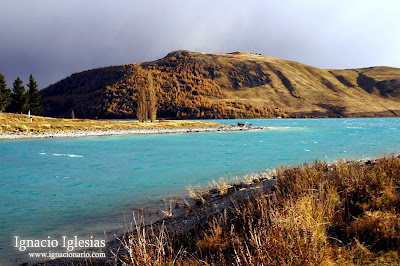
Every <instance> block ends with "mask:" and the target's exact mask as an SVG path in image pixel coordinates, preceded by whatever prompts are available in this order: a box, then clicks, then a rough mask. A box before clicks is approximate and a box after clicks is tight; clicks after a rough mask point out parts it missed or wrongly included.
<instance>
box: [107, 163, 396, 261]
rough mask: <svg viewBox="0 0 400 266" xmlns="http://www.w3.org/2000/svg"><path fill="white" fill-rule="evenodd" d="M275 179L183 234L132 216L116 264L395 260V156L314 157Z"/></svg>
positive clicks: (163, 224) (280, 172)
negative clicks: (349, 159)
mask: <svg viewBox="0 0 400 266" xmlns="http://www.w3.org/2000/svg"><path fill="white" fill-rule="evenodd" d="M274 177H275V178H276V181H277V183H276V185H274V186H273V187H272V188H271V189H270V190H268V191H267V192H266V190H265V188H264V189H262V188H260V189H259V190H256V191H257V192H253V193H247V196H246V197H244V198H243V199H241V200H240V199H237V198H236V199H235V200H234V202H233V205H232V206H233V207H231V208H226V209H225V210H223V211H221V212H220V213H219V214H217V215H210V214H209V215H208V216H210V217H208V219H207V220H206V221H207V222H206V223H203V224H201V223H199V224H197V225H196V226H195V227H194V228H193V229H192V230H189V231H185V230H181V231H180V230H179V229H177V228H174V229H171V228H172V227H171V224H169V225H168V223H167V224H165V223H164V222H163V223H161V224H160V225H159V226H152V227H143V226H142V225H143V222H144V221H143V220H141V218H139V219H138V220H135V221H134V223H133V226H132V228H129V227H127V233H128V234H127V235H126V236H125V237H124V238H122V239H121V241H122V244H123V245H122V247H121V249H120V251H119V252H117V253H118V254H117V255H118V256H117V258H116V259H115V264H118V265H382V264H386V265H389V264H390V265H399V264H400V254H399V252H400V234H399V230H400V209H399V208H400V191H399V190H400V189H399V186H400V159H398V158H396V157H395V156H391V157H383V158H380V159H377V160H374V161H368V162H357V161H352V162H345V161H339V162H337V163H336V164H328V163H326V162H321V161H317V162H315V163H314V164H311V165H310V164H303V165H300V166H298V167H295V168H282V169H278V170H277V171H276V173H275V175H274ZM224 187H225V185H224ZM234 187H235V186H233V187H231V188H230V189H232V188H234ZM240 187H241V186H236V188H240ZM229 195H231V196H232V195H233V194H229V193H228V197H229ZM203 197H206V196H204V195H203ZM203 204H207V203H206V202H203ZM166 222H168V220H166ZM203 222H204V221H203ZM182 229H183V228H182Z"/></svg>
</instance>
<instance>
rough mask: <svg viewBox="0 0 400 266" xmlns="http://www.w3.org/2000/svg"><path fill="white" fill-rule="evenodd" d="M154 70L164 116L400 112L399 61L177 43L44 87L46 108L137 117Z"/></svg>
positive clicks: (62, 113) (56, 113) (67, 113)
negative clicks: (339, 66)
mask: <svg viewBox="0 0 400 266" xmlns="http://www.w3.org/2000/svg"><path fill="white" fill-rule="evenodd" d="M148 73H151V75H152V77H153V80H154V84H156V85H157V88H156V89H157V97H158V117H159V118H255V117H278V116H280V117H362V116H399V115H400V69H398V68H392V67H370V68H360V69H346V70H328V69H319V68H316V67H311V66H307V65H303V64H300V63H297V62H292V61H287V60H282V59H277V58H272V57H267V56H261V55H256V54H249V53H243V52H234V53H228V54H203V53H194V52H189V51H176V52H172V53H170V54H168V55H167V56H166V57H164V58H162V59H159V60H156V61H153V62H145V63H136V64H129V65H122V66H111V67H105V68H99V69H93V70H87V71H83V72H80V73H76V74H73V75H71V76H70V77H67V78H65V79H63V80H61V81H59V82H57V83H55V84H53V85H51V86H49V87H48V88H46V89H43V90H42V91H41V93H42V100H43V115H46V116H53V117H71V112H72V110H73V112H74V114H75V116H76V117H77V118H99V119H100V118H135V113H136V99H137V88H139V87H140V86H147V76H148Z"/></svg>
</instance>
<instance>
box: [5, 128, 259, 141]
mask: <svg viewBox="0 0 400 266" xmlns="http://www.w3.org/2000/svg"><path fill="white" fill-rule="evenodd" d="M266 129H267V128H266V127H254V126H246V125H245V126H243V125H220V126H206V127H182V128H143V129H140V128H139V129H95V130H56V131H41V132H40V131H39V132H21V131H7V132H0V140H6V139H33V138H73V137H90V136H112V135H143V134H170V133H193V132H219V131H223V132H228V131H247V130H266Z"/></svg>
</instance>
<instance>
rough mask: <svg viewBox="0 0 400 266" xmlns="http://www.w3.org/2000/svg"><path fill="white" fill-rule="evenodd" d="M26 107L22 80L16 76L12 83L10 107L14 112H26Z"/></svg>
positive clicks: (26, 100)
mask: <svg viewBox="0 0 400 266" xmlns="http://www.w3.org/2000/svg"><path fill="white" fill-rule="evenodd" d="M27 107H28V98H27V97H26V95H25V88H24V86H23V85H22V80H21V79H20V78H19V77H18V78H17V79H16V80H15V81H14V83H13V92H12V94H11V108H12V111H13V112H14V113H22V112H26V111H28V110H27Z"/></svg>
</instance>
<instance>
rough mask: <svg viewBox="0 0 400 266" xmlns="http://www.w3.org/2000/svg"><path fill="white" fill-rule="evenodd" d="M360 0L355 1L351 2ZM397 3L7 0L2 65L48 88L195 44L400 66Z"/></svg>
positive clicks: (334, 63)
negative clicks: (78, 75)
mask: <svg viewBox="0 0 400 266" xmlns="http://www.w3.org/2000/svg"><path fill="white" fill-rule="evenodd" d="M349 2H350V3H349ZM399 7H400V5H399V4H397V1H365V0H364V1H361V0H354V1H344V0H343V1H341V0H337V1H317V0H306V1H289V0H288V1H237V0H236V1H235V0H231V1H225V0H223V1H209V0H202V1H194V0H192V1H190V0H186V1H184V0H175V1H165V0H164V1H162V0H160V1H155V0H151V1H142V0H140V1H139V0H130V1H129V0H116V1H106V0H96V1H95V0H92V1H90V0H86V1H81V0H79V1H78V0H70V1H54V0H36V1H24V0H14V1H2V3H1V4H0V36H1V39H0V59H1V61H0V72H1V73H3V74H4V75H5V76H6V79H7V82H8V85H9V87H11V86H12V82H13V81H14V80H15V79H16V77H17V76H20V77H21V78H22V79H23V80H24V81H25V82H26V81H27V79H28V77H29V74H31V73H32V74H33V75H34V76H35V77H36V79H37V81H38V83H39V86H40V87H41V88H44V87H46V86H48V85H49V84H51V83H54V82H56V81H58V80H60V79H62V78H65V77H66V76H69V75H70V74H72V73H74V72H79V71H82V70H85V69H89V68H95V67H101V66H108V65H119V64H126V63H132V62H141V61H150V60H155V59H158V58H160V57H163V56H165V55H166V54H167V53H169V52H171V51H174V50H179V49H186V50H192V51H197V52H210V53H213V52H219V53H225V52H231V51H236V50H241V51H246V52H255V53H261V54H263V55H267V56H272V57H279V58H283V59H288V60H294V61H299V62H301V63H304V64H309V65H313V66H317V67H322V68H352V67H365V66H374V65H389V66H395V67H400V54H399V53H398V52H397V49H398V47H399V46H400V37H399V32H398V27H397V25H400V19H399V16H398V15H397V14H396V11H397V10H399Z"/></svg>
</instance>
